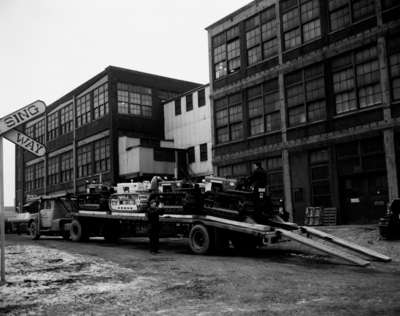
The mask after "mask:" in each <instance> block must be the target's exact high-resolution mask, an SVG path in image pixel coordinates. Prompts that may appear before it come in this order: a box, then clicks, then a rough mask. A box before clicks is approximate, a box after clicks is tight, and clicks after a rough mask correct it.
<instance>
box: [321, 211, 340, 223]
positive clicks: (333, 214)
mask: <svg viewBox="0 0 400 316" xmlns="http://www.w3.org/2000/svg"><path fill="white" fill-rule="evenodd" d="M336 224H337V209H336V207H326V208H323V210H322V225H326V226H330V225H336Z"/></svg>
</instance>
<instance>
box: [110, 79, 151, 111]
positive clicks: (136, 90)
mask: <svg viewBox="0 0 400 316" xmlns="http://www.w3.org/2000/svg"><path fill="white" fill-rule="evenodd" d="M117 89H118V91H117V95H118V113H121V114H132V115H137V116H142V117H147V118H151V117H152V116H153V111H152V107H153V101H152V92H151V89H149V88H145V87H139V86H134V85H130V84H125V83H118V85H117Z"/></svg>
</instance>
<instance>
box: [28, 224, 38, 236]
mask: <svg viewBox="0 0 400 316" xmlns="http://www.w3.org/2000/svg"><path fill="white" fill-rule="evenodd" d="M28 230H29V236H31V238H32V240H38V239H39V238H40V231H39V227H38V225H37V223H36V221H32V222H30V223H29V226H28Z"/></svg>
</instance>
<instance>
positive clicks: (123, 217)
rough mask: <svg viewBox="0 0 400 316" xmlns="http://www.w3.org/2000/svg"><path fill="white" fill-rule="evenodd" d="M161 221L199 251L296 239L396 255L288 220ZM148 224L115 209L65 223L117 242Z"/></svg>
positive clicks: (349, 252)
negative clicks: (271, 222) (279, 222)
mask: <svg viewBox="0 0 400 316" xmlns="http://www.w3.org/2000/svg"><path fill="white" fill-rule="evenodd" d="M160 224H161V232H160V236H161V237H176V236H181V237H186V238H188V243H189V247H190V249H191V250H192V252H194V253H195V254H206V253H210V252H219V251H221V250H223V249H224V248H227V247H229V245H230V244H232V245H233V246H234V247H235V248H236V249H238V250H239V251H249V250H251V249H254V248H256V247H257V246H260V245H268V244H274V243H278V242H281V241H288V240H292V241H296V242H299V243H301V244H303V245H306V246H308V247H311V248H314V249H317V250H318V251H321V252H324V253H327V254H329V255H331V256H335V257H339V258H341V259H343V260H345V261H347V262H350V263H352V264H356V265H359V266H367V265H369V264H370V262H369V261H368V260H370V259H373V260H378V261H383V262H388V261H390V260H391V258H389V257H387V256H385V255H382V254H380V253H377V252H375V251H373V250H370V249H367V248H365V247H361V246H359V245H356V244H354V243H351V242H348V241H346V240H343V239H340V238H337V237H335V236H332V235H329V234H327V233H324V232H322V231H320V230H317V229H315V228H310V227H305V226H297V225H295V224H293V223H286V224H287V228H285V225H286V224H285V222H284V223H282V225H280V226H275V225H261V224H256V223H250V222H246V221H245V222H242V221H236V220H231V219H226V218H221V217H216V216H210V215H190V214H189V215H186V214H168V213H167V214H163V215H161V216H160ZM147 226H148V220H147V217H146V215H145V213H124V212H121V213H114V214H110V213H108V212H101V211H86V210H84V211H83V210H82V211H78V212H76V213H74V214H73V219H72V222H71V224H70V225H69V226H68V227H66V228H67V229H69V230H70V234H71V238H72V240H73V241H85V240H87V239H88V238H89V237H92V236H103V237H104V238H105V240H107V241H110V242H115V241H117V240H118V239H119V238H120V237H142V236H147ZM321 240H322V241H321ZM338 247H341V248H340V249H338ZM343 248H344V249H345V250H343ZM367 259H368V260H367Z"/></svg>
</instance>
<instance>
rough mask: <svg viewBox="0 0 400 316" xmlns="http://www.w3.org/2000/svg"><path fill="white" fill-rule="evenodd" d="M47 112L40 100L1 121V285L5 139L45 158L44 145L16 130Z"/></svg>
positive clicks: (1, 276) (1, 278)
mask: <svg viewBox="0 0 400 316" xmlns="http://www.w3.org/2000/svg"><path fill="white" fill-rule="evenodd" d="M45 111H46V104H45V103H44V102H43V101H40V100H38V101H35V102H33V103H31V104H29V105H27V106H25V107H23V108H22V109H20V110H18V111H15V112H13V113H11V114H9V115H7V116H5V117H3V118H1V119H0V242H1V247H0V248H1V256H0V257H1V258H0V265H1V266H0V285H1V284H4V283H5V282H6V276H5V274H6V272H5V271H6V268H5V263H6V260H5V224H4V166H3V137H5V138H7V139H8V140H10V141H11V142H13V143H15V144H17V145H18V146H21V147H22V148H24V149H26V150H29V151H30V152H31V153H33V154H35V155H36V156H43V155H44V154H45V153H46V148H45V146H44V145H43V144H40V143H38V142H37V141H35V140H34V139H32V138H30V137H29V136H27V135H24V134H23V133H21V132H20V131H17V130H14V128H15V127H17V126H19V125H21V124H25V123H26V122H28V121H30V120H31V119H33V118H35V117H37V116H39V115H41V114H43V113H44V112H45Z"/></svg>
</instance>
